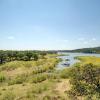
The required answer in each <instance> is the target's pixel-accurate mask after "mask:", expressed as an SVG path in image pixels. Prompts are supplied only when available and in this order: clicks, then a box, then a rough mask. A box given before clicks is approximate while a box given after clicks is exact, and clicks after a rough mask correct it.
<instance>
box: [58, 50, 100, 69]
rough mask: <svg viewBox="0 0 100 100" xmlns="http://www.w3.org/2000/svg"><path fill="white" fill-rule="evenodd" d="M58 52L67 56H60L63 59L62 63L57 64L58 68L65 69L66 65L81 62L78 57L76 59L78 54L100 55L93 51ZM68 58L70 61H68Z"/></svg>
mask: <svg viewBox="0 0 100 100" xmlns="http://www.w3.org/2000/svg"><path fill="white" fill-rule="evenodd" d="M58 54H64V55H65V56H59V58H61V59H62V61H61V62H60V63H58V65H57V67H56V68H57V69H63V68H66V67H69V65H70V66H72V65H73V64H75V63H76V62H80V61H79V60H77V59H74V57H76V56H95V57H100V54H93V53H92V54H91V53H69V52H66V53H65V52H58ZM66 60H68V61H66Z"/></svg>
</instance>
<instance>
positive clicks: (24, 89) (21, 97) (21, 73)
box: [0, 54, 68, 100]
mask: <svg viewBox="0 0 100 100" xmlns="http://www.w3.org/2000/svg"><path fill="white" fill-rule="evenodd" d="M56 57H57V55H56V54H48V55H46V56H45V58H44V59H39V60H38V61H12V62H7V63H5V64H3V65H1V66H0V100H55V99H57V100H61V99H64V98H67V97H66V95H62V94H60V93H61V91H63V92H64V91H65V90H66V88H62V87H63V85H64V86H65V83H66V82H67V83H68V81H67V80H65V83H64V80H62V79H60V77H59V75H58V74H57V72H55V71H54V68H55V66H56V64H57V63H58V62H59V61H60V59H57V58H56ZM59 84H60V88H59ZM63 89H64V90H63ZM60 90H61V91H60ZM63 92H62V93H63Z"/></svg>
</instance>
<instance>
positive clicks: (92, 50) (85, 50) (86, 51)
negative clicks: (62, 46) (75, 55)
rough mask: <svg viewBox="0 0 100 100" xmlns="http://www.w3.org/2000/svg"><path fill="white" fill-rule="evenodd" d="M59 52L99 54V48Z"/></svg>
mask: <svg viewBox="0 0 100 100" xmlns="http://www.w3.org/2000/svg"><path fill="white" fill-rule="evenodd" d="M59 51H61V52H82V53H100V47H94V48H81V49H75V50H59Z"/></svg>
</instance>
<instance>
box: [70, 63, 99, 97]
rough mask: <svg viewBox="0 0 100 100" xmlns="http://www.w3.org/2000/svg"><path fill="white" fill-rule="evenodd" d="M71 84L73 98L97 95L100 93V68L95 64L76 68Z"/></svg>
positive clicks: (73, 71)
mask: <svg viewBox="0 0 100 100" xmlns="http://www.w3.org/2000/svg"><path fill="white" fill-rule="evenodd" d="M71 72H72V76H71V81H70V83H71V84H72V89H71V90H70V91H69V94H71V95H72V94H73V96H74V97H75V96H88V95H90V94H92V96H93V95H95V94H96V93H99V92H100V67H99V66H96V65H93V64H91V63H90V64H86V65H83V66H78V67H74V68H73V69H72V70H71Z"/></svg>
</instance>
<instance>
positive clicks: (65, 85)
mask: <svg viewBox="0 0 100 100" xmlns="http://www.w3.org/2000/svg"><path fill="white" fill-rule="evenodd" d="M70 88H71V85H70V82H69V79H63V80H61V82H60V83H57V85H56V89H55V90H56V91H58V92H60V93H64V92H65V91H68V90H70Z"/></svg>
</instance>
